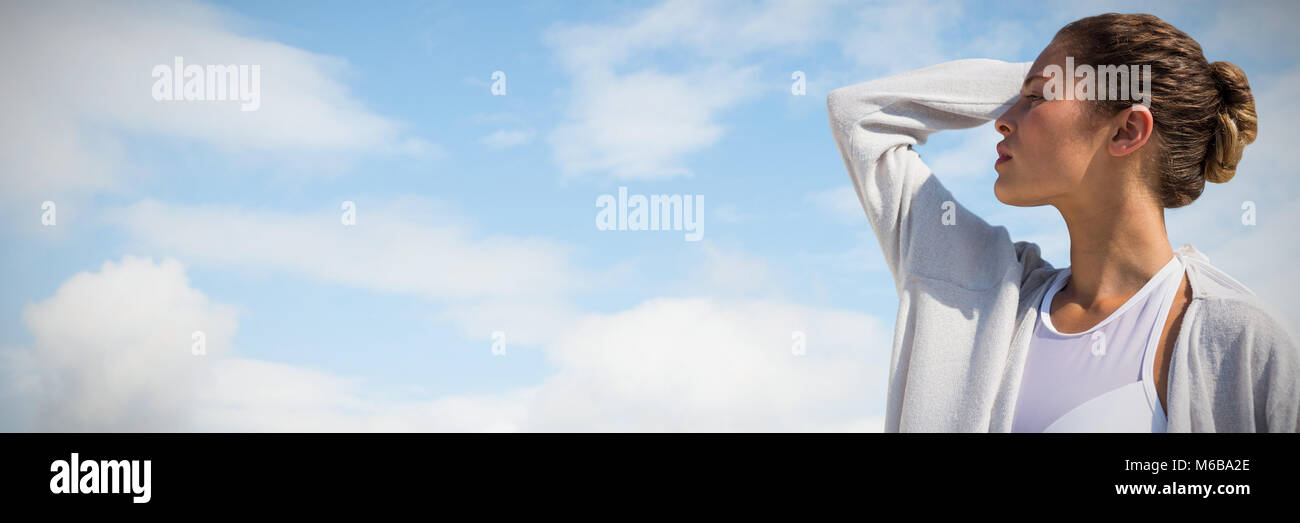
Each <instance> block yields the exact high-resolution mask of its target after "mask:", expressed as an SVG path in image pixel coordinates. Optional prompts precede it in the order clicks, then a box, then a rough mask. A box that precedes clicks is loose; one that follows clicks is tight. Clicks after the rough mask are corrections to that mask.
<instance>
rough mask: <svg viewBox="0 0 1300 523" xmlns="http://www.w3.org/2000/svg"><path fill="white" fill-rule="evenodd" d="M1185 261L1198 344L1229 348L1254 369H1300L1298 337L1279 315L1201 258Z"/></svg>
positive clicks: (1212, 347) (1214, 347)
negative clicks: (1193, 303)
mask: <svg viewBox="0 0 1300 523" xmlns="http://www.w3.org/2000/svg"><path fill="white" fill-rule="evenodd" d="M1184 261H1185V262H1186V264H1187V271H1188V277H1189V281H1190V282H1191V285H1192V293H1193V297H1192V300H1193V301H1195V302H1197V307H1196V313H1195V314H1196V324H1197V326H1198V327H1197V332H1196V333H1194V334H1195V335H1196V336H1197V337H1198V338H1199V341H1201V342H1202V343H1200V345H1202V346H1204V347H1205V348H1207V349H1210V350H1214V349H1217V350H1220V351H1224V350H1231V351H1232V353H1233V354H1235V355H1236V356H1238V357H1247V358H1250V360H1251V361H1252V366H1257V365H1267V364H1274V365H1276V364H1282V365H1285V366H1287V367H1290V368H1296V369H1298V370H1300V351H1298V350H1297V346H1296V343H1295V339H1296V336H1295V334H1294V332H1293V329H1292V326H1291V324H1290V322H1289V321H1288V320H1287V319H1286V317H1285V316H1284V315H1282V314H1281V312H1280V311H1278V310H1277V309H1276V308H1275V307H1273V306H1272V305H1270V304H1268V303H1266V302H1264V301H1263V300H1262V299H1260V298H1259V296H1257V295H1256V294H1255V292H1254V291H1252V290H1251V289H1250V288H1248V287H1246V286H1245V285H1244V284H1242V283H1241V282H1239V281H1237V280H1236V279H1235V278H1232V277H1231V276H1229V275H1228V274H1227V273H1226V272H1224V271H1222V270H1221V269H1219V268H1218V267H1215V266H1214V265H1211V264H1210V263H1209V261H1208V260H1206V259H1205V258H1204V257H1203V256H1201V257H1199V258H1198V257H1186V258H1184ZM1206 342H1208V343H1206ZM1225 356H1227V355H1226V354H1225Z"/></svg>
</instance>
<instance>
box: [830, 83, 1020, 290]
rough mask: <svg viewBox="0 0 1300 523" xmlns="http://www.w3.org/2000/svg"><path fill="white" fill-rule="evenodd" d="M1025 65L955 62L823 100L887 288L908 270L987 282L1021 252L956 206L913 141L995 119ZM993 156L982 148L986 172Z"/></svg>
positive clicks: (966, 283) (967, 282)
mask: <svg viewBox="0 0 1300 523" xmlns="http://www.w3.org/2000/svg"><path fill="white" fill-rule="evenodd" d="M1030 65H1031V63H1030V62H1022V63H1010V62H1004V61H1000V60H992V59H985V58H971V59H962V60H954V61H950V62H944V63H940V64H937V65H932V66H929V67H925V68H922V69H917V70H913V71H908V72H904V73H901V74H896V75H893V76H889V77H885V78H879V79H875V80H870V81H866V82H862V83H858V84H853V85H849V86H846V87H841V88H838V89H835V90H833V91H831V93H830V94H829V95H828V96H827V100H826V106H827V112H828V114H829V116H830V124H831V130H832V134H833V135H834V138H835V143H836V145H837V146H838V148H839V151H840V154H841V157H842V158H843V160H844V165H845V167H846V168H847V170H848V173H849V178H850V180H851V182H852V184H853V188H854V191H855V192H856V193H857V196H858V200H859V202H860V203H861V204H862V208H863V210H864V211H865V212H866V215H867V218H868V221H869V222H870V225H871V227H872V229H873V230H874V231H875V234H876V238H877V240H878V241H879V242H880V247H881V252H882V253H883V254H884V256H885V261H886V262H887V264H888V266H889V269H890V272H891V273H892V274H893V276H894V282H895V286H896V287H898V288H901V286H902V283H903V280H904V279H905V278H906V277H908V276H909V275H912V276H922V277H928V278H932V279H939V280H946V281H948V282H950V283H953V284H956V285H958V286H961V287H966V288H970V289H985V288H989V287H992V286H994V285H996V284H997V283H998V282H999V281H1001V279H1002V277H1003V275H1004V274H1005V271H1006V270H1007V269H1008V264H1011V263H1015V262H1016V261H1017V260H1018V258H1019V257H1020V256H1021V255H1023V254H1024V253H1027V252H1029V250H1027V249H1025V246H1024V245H1020V246H1016V245H1014V244H1013V243H1012V242H1011V241H1010V238H1009V236H1008V234H1007V232H1006V229H1005V228H1004V227H1001V226H997V227H995V226H991V225H989V224H988V223H986V222H985V221H984V220H983V219H981V218H980V217H979V216H976V215H975V214H973V213H971V212H969V211H968V210H967V209H966V208H965V207H964V206H962V205H961V204H960V203H959V202H957V201H956V200H955V199H954V198H953V196H952V194H951V193H950V192H949V191H948V190H947V189H946V188H945V187H944V186H943V184H942V183H940V181H939V180H938V178H936V177H934V176H933V173H931V171H930V169H929V168H928V167H927V166H926V165H925V163H924V162H922V161H921V157H920V155H919V154H917V153H916V152H915V151H914V150H913V149H912V146H913V145H921V144H924V143H925V142H926V139H927V137H928V136H929V135H930V134H932V133H934V132H936V131H939V130H943V129H966V128H971V127H975V126H978V125H980V124H983V123H985V122H988V121H990V120H993V119H995V118H997V117H998V116H1000V115H1001V114H1002V113H1003V112H1005V111H1006V110H1007V109H1009V108H1010V107H1011V105H1013V104H1014V103H1015V102H1016V100H1017V99H1018V98H1019V96H1020V86H1021V83H1022V81H1023V80H1024V76H1025V74H1026V73H1027V72H1028V70H1029V68H1030ZM995 158H996V156H995V152H994V151H993V150H991V149H990V150H989V155H988V157H987V161H988V166H989V167H988V168H989V170H990V171H991V170H992V168H993V166H992V165H993V160H994V159H995ZM971 161H983V160H982V159H974V158H972V159H971ZM1034 251H1036V249H1034Z"/></svg>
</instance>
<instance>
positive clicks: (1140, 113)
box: [1106, 104, 1156, 156]
mask: <svg viewBox="0 0 1300 523" xmlns="http://www.w3.org/2000/svg"><path fill="white" fill-rule="evenodd" d="M1115 118H1116V119H1117V122H1116V123H1117V124H1118V127H1117V128H1116V129H1115V134H1114V135H1113V136H1111V138H1110V143H1108V144H1107V146H1106V147H1107V149H1108V150H1109V151H1110V154H1112V155H1115V156H1124V155H1126V154H1129V153H1132V152H1133V151H1136V150H1138V149H1140V148H1141V147H1142V146H1143V145H1145V144H1146V143H1147V140H1149V139H1150V138H1151V132H1152V131H1154V130H1155V126H1156V124H1155V119H1154V118H1152V116H1151V108H1149V107H1147V106H1145V105H1142V104H1133V106H1132V107H1130V108H1128V109H1125V110H1123V111H1120V113H1119V114H1117V115H1115Z"/></svg>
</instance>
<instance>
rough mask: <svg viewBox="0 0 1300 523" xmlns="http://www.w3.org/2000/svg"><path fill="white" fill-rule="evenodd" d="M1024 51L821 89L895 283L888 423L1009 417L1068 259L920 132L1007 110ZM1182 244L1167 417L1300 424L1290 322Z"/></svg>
mask: <svg viewBox="0 0 1300 523" xmlns="http://www.w3.org/2000/svg"><path fill="white" fill-rule="evenodd" d="M1030 65H1031V64H1030V63H1028V62H1024V63H1008V62H1003V61H999V60H990V59H982V58H976V59H964V60H954V61H950V62H944V63H941V64H937V65H933V66H930V67H925V68H922V69H917V70H913V71H909V72H905V73H901V74H897V75H893V76H889V77H886V78H881V79H877V80H872V81H868V82H863V83H858V84H854V85H850V86H847V87H841V88H839V89H835V90H834V91H832V92H831V93H830V95H829V96H827V99H826V106H827V112H828V113H829V115H830V124H831V131H832V134H833V135H834V138H835V143H836V145H837V146H838V147H839V150H840V154H841V156H842V157H843V159H844V165H845V167H846V168H847V169H848V172H849V177H850V179H851V180H852V182H853V188H854V189H855V191H856V192H857V195H858V199H859V200H860V201H861V203H862V208H863V210H865V211H866V214H867V218H868V220H869V221H870V223H871V227H872V229H873V230H874V231H875V234H876V238H877V239H878V240H879V241H880V249H881V251H882V252H883V253H884V256H885V260H886V262H887V264H888V266H889V269H890V272H891V273H892V274H893V277H894V284H895V287H896V290H897V291H898V297H899V305H898V316H897V320H896V324H895V329H894V342H893V353H892V355H891V357H890V366H889V382H888V383H889V389H888V395H887V406H886V417H885V431H886V432H1010V430H1011V421H1012V417H1013V415H1014V410H1015V406H1016V397H1017V395H1018V393H1019V389H1020V378H1021V375H1022V374H1023V371H1024V365H1025V359H1026V358H1025V356H1026V354H1027V349H1028V344H1029V340H1030V336H1029V333H1030V330H1029V329H1031V328H1032V327H1033V325H1034V322H1035V321H1036V319H1037V316H1036V314H1035V312H1036V311H1037V304H1039V303H1040V302H1041V301H1042V298H1043V295H1044V294H1045V293H1046V291H1047V287H1048V285H1049V284H1050V283H1051V281H1052V279H1053V277H1054V276H1056V274H1057V273H1058V272H1060V271H1061V270H1063V269H1057V268H1055V267H1053V266H1052V265H1051V264H1050V263H1048V262H1047V261H1045V260H1043V259H1042V257H1041V256H1040V251H1039V247H1038V245H1037V244H1034V243H1031V242H1026V241H1017V242H1012V240H1011V239H1010V237H1009V235H1008V233H1007V230H1006V228H1005V227H1002V226H991V225H989V224H988V223H986V222H985V221H984V220H983V219H981V218H980V217H979V216H977V215H975V214H973V213H971V212H970V211H969V210H967V209H966V208H965V207H964V206H962V205H961V204H960V203H958V202H956V201H955V199H954V198H953V196H952V194H951V193H950V192H949V191H948V190H947V189H946V188H945V187H944V185H943V184H942V183H941V182H940V181H939V179H938V178H937V177H935V176H933V175H932V173H931V172H930V169H929V168H928V167H927V166H926V165H925V164H924V163H923V162H922V161H921V158H920V156H919V155H918V154H917V153H916V152H915V151H913V150H912V145H919V144H924V143H925V141H926V137H927V136H928V135H930V134H931V133H933V132H935V131H938V130H941V129H965V128H971V127H975V126H978V125H980V124H982V123H984V122H987V121H989V120H992V119H994V118H996V117H997V116H999V115H1001V114H1002V112H1003V111H1005V110H1006V109H1007V108H1009V107H1010V106H1011V104H1013V103H1015V101H1016V99H1017V97H1019V93H1020V85H1021V82H1022V80H1024V77H1025V75H1026V74H1027V73H1028V71H1029V68H1030ZM990 157H991V155H990ZM990 159H991V158H990ZM990 163H991V162H990ZM990 168H991V165H990ZM954 218H955V221H954ZM1175 255H1176V256H1179V257H1180V260H1181V261H1182V262H1183V264H1184V265H1185V266H1186V267H1187V275H1188V281H1189V283H1190V285H1191V288H1192V294H1193V297H1192V301H1191V303H1190V304H1189V305H1188V309H1187V312H1186V315H1185V316H1184V318H1183V323H1182V326H1181V329H1180V330H1179V332H1178V338H1177V342H1176V344H1175V346H1174V350H1173V355H1172V357H1171V361H1170V368H1169V379H1168V392H1167V394H1166V396H1167V399H1166V400H1167V403H1168V405H1166V409H1167V411H1168V413H1167V420H1168V424H1167V430H1168V431H1169V432H1297V431H1300V387H1297V379H1300V352H1298V351H1297V347H1296V344H1295V341H1294V339H1295V338H1294V337H1293V335H1292V334H1291V332H1290V331H1289V330H1288V329H1289V327H1288V325H1287V324H1286V323H1285V322H1283V321H1282V320H1281V319H1280V318H1281V316H1280V315H1278V314H1277V312H1276V311H1275V310H1273V309H1271V308H1269V307H1268V306H1267V305H1265V304H1264V303H1262V302H1261V301H1260V300H1259V299H1258V298H1257V297H1256V296H1255V294H1254V293H1253V292H1252V291H1251V290H1250V289H1248V288H1246V287H1245V286H1244V285H1242V284H1241V283H1239V282H1237V281H1236V280H1234V279H1233V278H1231V277H1230V276H1228V275H1227V274H1225V273H1224V272H1223V271H1222V270H1219V269H1218V268H1216V267H1214V266H1213V265H1211V264H1210V263H1209V259H1208V258H1207V257H1206V256H1205V255H1203V254H1202V253H1200V252H1199V251H1197V250H1196V249H1195V248H1194V247H1192V246H1191V245H1190V244H1188V245H1183V246H1182V247H1180V248H1178V249H1176V250H1175Z"/></svg>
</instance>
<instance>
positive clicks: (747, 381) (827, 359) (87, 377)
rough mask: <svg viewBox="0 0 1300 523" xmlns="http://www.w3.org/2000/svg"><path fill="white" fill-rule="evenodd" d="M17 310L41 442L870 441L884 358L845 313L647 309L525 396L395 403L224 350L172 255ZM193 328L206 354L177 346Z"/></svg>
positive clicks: (606, 322)
mask: <svg viewBox="0 0 1300 523" xmlns="http://www.w3.org/2000/svg"><path fill="white" fill-rule="evenodd" d="M25 317H26V320H27V325H28V328H29V329H30V330H31V331H32V333H33V334H34V337H35V340H36V342H35V344H34V346H33V347H31V349H30V351H28V354H25V355H23V356H22V357H21V358H18V357H11V358H8V360H10V361H11V362H12V361H13V360H18V359H24V358H25V359H27V360H29V361H31V362H34V363H31V364H30V365H14V364H7V365H6V369H5V370H6V371H8V373H9V374H15V371H18V370H28V371H31V372H35V373H37V374H38V375H39V377H38V378H37V379H35V380H31V379H29V378H28V377H24V376H21V375H15V376H11V379H12V380H13V382H11V383H9V384H8V388H9V389H10V393H12V392H13V391H18V392H21V393H23V394H27V395H28V397H27V399H31V400H34V401H36V402H38V403H39V404H40V405H42V408H41V410H40V415H39V417H38V419H37V421H36V425H35V427H34V428H36V429H37V430H52V431H67V430H71V431H81V430H89V431H106V430H114V431H126V432H131V431H186V430H196V431H237V432H238V431H272V432H275V431H473V432H477V431H824V430H830V431H842V430H873V431H874V430H879V428H880V425H881V424H880V422H879V420H880V408H881V407H882V406H883V393H884V383H885V380H886V378H887V370H886V365H887V363H888V360H889V355H890V346H889V344H888V343H887V342H880V341H871V340H881V339H884V336H883V334H884V329H882V328H881V326H880V324H879V323H878V322H877V321H876V320H875V319H874V318H872V317H870V316H866V315H863V314H860V313H854V312H846V311H837V310H830V309H817V308H810V307H804V306H799V305H794V304H789V303H784V302H780V301H771V300H750V301H725V300H714V299H707V298H686V299H655V300H650V301H647V302H645V303H642V304H641V305H639V306H637V307H635V308H633V309H631V310H628V311H624V312H620V313H617V314H609V315H605V314H588V315H585V316H583V317H582V318H581V319H579V320H578V321H576V322H574V323H572V324H569V325H567V327H568V328H567V329H566V330H565V332H564V333H563V334H562V335H561V336H559V337H558V338H556V339H555V340H554V341H553V342H552V343H550V344H548V346H547V351H548V356H549V357H550V359H551V360H552V361H553V362H555V363H556V364H557V365H558V366H559V367H560V368H561V370H560V371H559V372H558V373H557V374H556V375H554V376H552V377H550V378H548V379H547V380H545V381H544V382H543V383H541V384H538V385H536V386H532V387H521V388H516V389H511V390H505V391H502V392H499V393H495V394H486V395H475V396H454V395H453V396H445V397H438V398H425V397H420V395H419V394H415V393H413V391H410V390H407V391H401V390H398V391H397V392H398V394H397V395H396V396H393V395H392V394H390V393H391V392H392V389H391V388H390V390H389V391H385V390H383V389H382V388H376V387H375V386H374V384H373V383H369V382H367V381H366V380H362V379H359V378H354V377H345V376H338V375H334V374H331V373H327V372H321V371H317V370H313V369H307V368H301V367H296V366H292V365H285V364H280V363H274V362H267V361H260V360H256V359H250V358H247V357H242V356H238V355H236V354H235V353H234V351H233V350H232V348H231V340H232V338H233V336H234V334H235V331H236V328H237V322H236V319H235V313H234V309H232V308H231V307H229V306H227V305H222V304H217V303H213V302H211V301H210V300H209V299H207V298H206V297H205V296H204V295H203V293H201V292H199V291H198V290H196V289H194V288H192V287H191V286H190V285H189V282H188V280H187V278H186V276H185V273H184V268H183V267H182V266H181V265H180V263H179V262H177V261H175V260H173V259H165V260H163V261H162V262H160V263H155V262H153V261H152V260H148V259H142V258H135V257H130V256H128V257H125V258H123V260H122V261H121V262H120V263H113V262H107V263H105V264H104V266H103V268H102V269H101V270H100V272H98V273H82V274H78V275H76V276H74V277H72V278H70V279H69V280H68V281H66V282H65V283H64V284H63V285H62V286H61V287H60V288H59V289H58V291H56V292H55V294H54V296H53V297H51V298H49V299H46V300H44V301H42V302H39V303H36V304H34V305H32V306H30V307H29V308H28V309H27V311H26V313H25ZM196 329H202V330H204V331H205V332H206V333H207V335H208V339H207V342H208V345H207V350H208V354H207V355H206V356H194V355H192V354H191V353H190V342H191V339H190V332H191V331H192V330H196ZM796 331H797V332H801V333H803V336H804V338H803V341H804V343H805V345H804V347H805V352H806V353H805V354H803V355H796V354H795V353H794V352H793V350H792V349H793V347H794V346H795V343H796V340H795V338H794V336H793V334H794V333H795V332H796ZM506 357H508V356H506ZM31 381H34V382H35V384H34V385H33V384H31V383H29V382H31ZM386 395H387V397H386Z"/></svg>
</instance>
